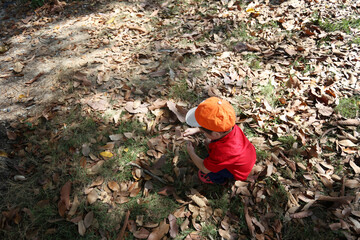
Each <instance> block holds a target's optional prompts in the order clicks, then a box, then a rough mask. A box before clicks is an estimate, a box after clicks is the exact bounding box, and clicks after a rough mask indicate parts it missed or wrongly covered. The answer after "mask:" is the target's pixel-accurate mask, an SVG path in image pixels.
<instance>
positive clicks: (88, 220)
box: [84, 211, 94, 228]
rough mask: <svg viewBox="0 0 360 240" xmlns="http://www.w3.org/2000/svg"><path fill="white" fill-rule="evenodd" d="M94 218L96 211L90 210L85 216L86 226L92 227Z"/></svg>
mask: <svg viewBox="0 0 360 240" xmlns="http://www.w3.org/2000/svg"><path fill="white" fill-rule="evenodd" d="M93 220H94V212H93V211H91V212H88V213H87V214H86V216H85V218H84V226H85V227H86V228H88V227H90V226H91V224H92V223H93Z"/></svg>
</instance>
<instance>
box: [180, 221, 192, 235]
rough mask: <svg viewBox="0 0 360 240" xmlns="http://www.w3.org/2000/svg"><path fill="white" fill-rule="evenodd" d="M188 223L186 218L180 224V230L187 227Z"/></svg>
mask: <svg viewBox="0 0 360 240" xmlns="http://www.w3.org/2000/svg"><path fill="white" fill-rule="evenodd" d="M189 223H190V221H189V219H188V218H186V219H185V220H184V222H183V223H182V224H181V226H180V229H181V231H182V232H183V231H185V230H186V229H188V228H189Z"/></svg>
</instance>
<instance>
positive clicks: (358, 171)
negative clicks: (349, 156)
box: [349, 160, 360, 173]
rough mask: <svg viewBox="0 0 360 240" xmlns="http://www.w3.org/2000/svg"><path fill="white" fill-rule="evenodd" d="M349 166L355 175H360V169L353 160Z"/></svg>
mask: <svg viewBox="0 0 360 240" xmlns="http://www.w3.org/2000/svg"><path fill="white" fill-rule="evenodd" d="M349 164H350V166H351V167H352V169H353V170H354V172H355V173H360V167H359V166H358V165H356V163H355V162H354V161H353V160H350V162H349Z"/></svg>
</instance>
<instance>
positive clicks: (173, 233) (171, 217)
mask: <svg viewBox="0 0 360 240" xmlns="http://www.w3.org/2000/svg"><path fill="white" fill-rule="evenodd" d="M168 219H169V225H170V237H172V238H176V236H177V235H178V233H179V226H178V225H177V224H176V217H175V216H174V215H172V214H169V216H168Z"/></svg>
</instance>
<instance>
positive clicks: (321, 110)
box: [315, 103, 334, 117]
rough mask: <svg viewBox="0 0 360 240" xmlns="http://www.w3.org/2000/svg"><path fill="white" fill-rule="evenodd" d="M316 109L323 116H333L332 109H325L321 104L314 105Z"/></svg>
mask: <svg viewBox="0 0 360 240" xmlns="http://www.w3.org/2000/svg"><path fill="white" fill-rule="evenodd" d="M315 106H316V108H317V109H318V111H319V113H320V114H321V115H323V116H326V117H329V116H331V114H333V112H334V109H333V108H331V107H326V106H324V105H323V104H321V103H317V104H315Z"/></svg>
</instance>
